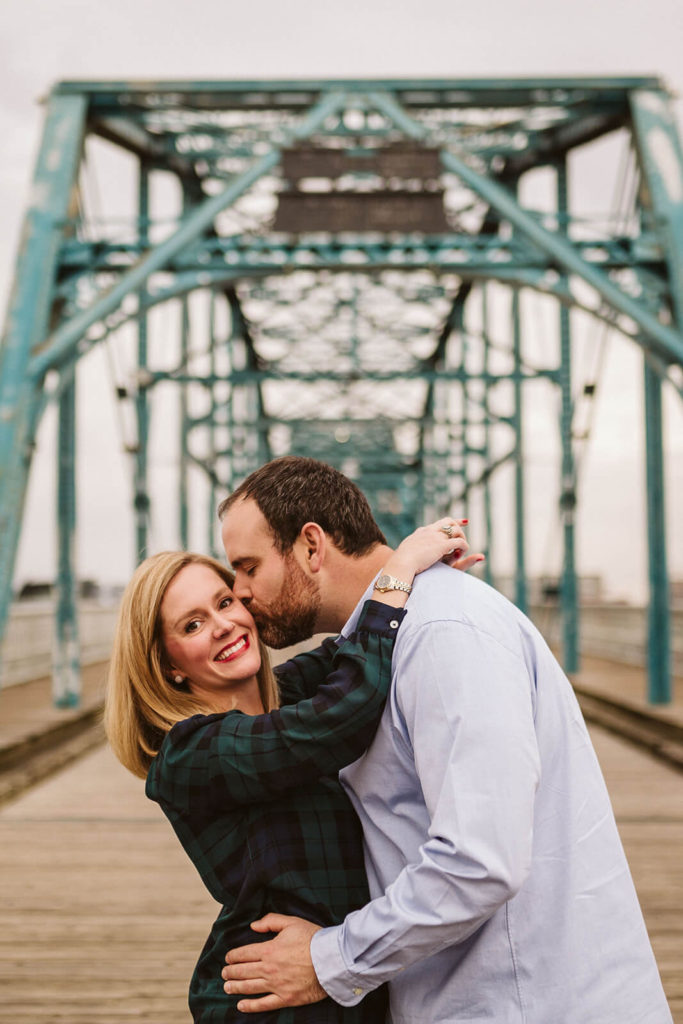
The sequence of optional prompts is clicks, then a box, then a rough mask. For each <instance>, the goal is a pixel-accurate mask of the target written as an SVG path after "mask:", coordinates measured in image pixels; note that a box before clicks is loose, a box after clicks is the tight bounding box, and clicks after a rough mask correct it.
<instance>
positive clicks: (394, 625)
mask: <svg viewBox="0 0 683 1024" xmlns="http://www.w3.org/2000/svg"><path fill="white" fill-rule="evenodd" d="M389 625H390V626H391V628H392V629H398V619H392V620H391V622H390V623H389ZM356 995H358V993H357V992H356Z"/></svg>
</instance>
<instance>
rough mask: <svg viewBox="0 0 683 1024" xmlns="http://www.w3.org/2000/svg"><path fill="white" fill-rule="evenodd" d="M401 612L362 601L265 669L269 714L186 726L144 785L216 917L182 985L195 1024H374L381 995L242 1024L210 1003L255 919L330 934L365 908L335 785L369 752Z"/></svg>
mask: <svg viewBox="0 0 683 1024" xmlns="http://www.w3.org/2000/svg"><path fill="white" fill-rule="evenodd" d="M404 614H405V612H403V611H398V610H397V609H395V608H388V607H387V606H386V605H382V604H377V603H376V602H373V601H369V602H367V603H366V605H365V608H364V611H363V614H362V616H361V618H360V619H359V622H358V627H357V630H356V632H355V633H354V634H353V636H351V637H350V638H349V639H347V640H344V641H343V642H342V643H341V644H339V645H338V644H337V643H335V642H334V641H331V640H327V641H325V642H324V644H323V645H322V647H320V648H318V649H317V650H316V651H312V652H309V653H306V654H301V655H298V656H297V657H296V658H294V659H292V660H291V661H289V662H287V663H286V664H284V665H281V666H279V667H278V669H277V676H278V682H279V684H280V689H281V699H282V702H283V703H282V705H281V707H280V709H279V710H277V711H272V712H270V713H269V714H267V715H257V716H249V715H245V714H243V713H242V712H240V711H229V712H225V713H221V714H213V715H195V716H194V717H192V718H189V719H187V720H185V721H183V722H179V723H178V724H177V725H176V726H174V728H173V729H172V730H171V731H170V732H169V734H168V736H167V737H166V738H165V740H164V742H163V744H162V747H161V750H160V751H159V753H158V755H157V757H156V758H155V759H154V762H153V763H152V766H151V768H150V770H149V774H148V777H147V787H146V792H147V796H148V797H149V798H150V799H151V800H155V801H156V802H157V803H159V804H160V805H161V807H162V809H163V811H164V813H165V814H166V816H167V817H168V819H169V820H170V822H171V824H172V826H173V828H174V830H175V832H176V834H177V835H178V838H179V839H180V842H181V843H182V845H183V847H184V848H185V850H186V851H187V853H188V855H189V857H190V859H191V860H192V862H193V863H194V865H195V866H196V868H197V870H198V871H199V873H200V875H201V877H202V879H203V881H204V883H205V884H206V886H207V888H208V890H209V892H210V893H211V895H212V896H213V897H214V899H216V900H217V901H218V902H219V903H220V904H222V910H221V912H220V914H219V915H218V917H217V919H216V921H215V922H214V925H213V928H212V929H211V933H210V935H209V937H208V939H207V941H206V943H205V945H204V949H203V950H202V953H201V955H200V958H199V961H198V963H197V966H196V968H195V971H194V974H193V977H192V982H191V985H190V1009H191V1011H192V1016H193V1020H194V1021H195V1022H200V1024H226V1022H230V1021H240V1022H241V1024H244V1022H245V1021H247V1020H249V1021H252V1022H254V1024H266V1022H268V1024H381V1021H383V1019H384V1013H385V1003H384V993H383V991H382V990H378V991H377V992H374V993H370V994H369V995H368V996H367V997H366V998H365V999H364V1000H363V1002H362V1003H361V1004H360V1005H358V1006H353V1007H342V1006H340V1005H339V1004H338V1003H335V1002H333V1001H332V1000H331V999H324V1000H322V1001H321V1002H319V1003H314V1004H311V1005H309V1006H301V1007H295V1008H286V1009H283V1010H276V1011H269V1012H266V1013H257V1014H249V1015H245V1014H243V1013H240V1012H239V1011H238V1010H237V1009H236V1003H237V1000H238V997H237V996H228V995H226V994H225V993H224V991H223V981H222V979H221V970H222V968H223V966H224V963H225V954H226V952H227V950H228V949H231V948H234V947H237V946H243V945H248V944H251V943H254V942H258V941H262V940H265V939H267V938H268V936H267V935H266V936H259V935H257V934H256V933H255V932H252V931H251V930H250V928H249V924H250V922H251V921H254V920H256V919H257V918H259V917H262V916H263V915H264V914H266V913H269V912H275V913H280V914H294V915H296V916H299V917H304V918H306V919H308V920H310V921H314V922H315V923H316V924H320V925H323V926H327V925H333V924H338V923H339V922H341V921H342V920H343V919H344V917H345V916H346V915H347V914H348V913H349V912H350V911H352V910H355V909H357V908H358V907H360V906H362V905H363V904H364V903H366V902H367V901H368V899H369V894H368V889H367V882H366V877H365V869H364V865H363V852H362V835H361V829H360V826H359V824H358V820H357V818H356V815H355V813H354V811H353V809H352V807H351V804H350V802H349V800H348V798H347V796H346V794H345V793H344V792H343V790H342V788H341V786H340V784H339V782H338V780H337V772H338V771H339V769H340V768H342V767H343V766H344V765H347V764H350V763H351V762H352V761H354V760H356V758H358V757H359V756H360V755H361V754H362V753H363V751H364V750H365V749H366V747H367V746H368V744H369V743H370V741H371V739H372V737H373V735H374V732H375V728H376V726H377V723H378V722H379V718H380V715H381V713H382V709H383V706H384V701H385V698H386V695H387V692H388V688H389V683H390V680H391V655H392V651H393V646H394V639H395V636H396V632H397V629H398V625H399V623H400V622H401V619H402V618H403V616H404Z"/></svg>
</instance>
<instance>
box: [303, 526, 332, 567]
mask: <svg viewBox="0 0 683 1024" xmlns="http://www.w3.org/2000/svg"><path fill="white" fill-rule="evenodd" d="M299 544H300V549H301V551H302V552H303V555H304V558H305V559H306V562H307V564H308V568H309V569H310V570H311V572H320V570H321V568H322V564H323V561H324V560H325V549H326V547H327V535H326V534H325V531H324V530H323V528H322V526H319V525H318V523H304V525H303V526H302V527H301V532H300V533H299Z"/></svg>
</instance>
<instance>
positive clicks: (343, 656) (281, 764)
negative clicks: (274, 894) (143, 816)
mask: <svg viewBox="0 0 683 1024" xmlns="http://www.w3.org/2000/svg"><path fill="white" fill-rule="evenodd" d="M404 615H405V612H404V611H403V610H398V609H396V608H391V607H388V606H386V605H384V604H379V603H377V602H374V601H369V602H367V603H366V605H365V607H364V609H363V613H362V615H361V618H360V619H359V622H358V627H357V629H356V632H355V633H353V634H352V636H350V637H349V638H348V639H343V640H342V642H341V643H340V644H339V645H338V647H337V650H336V652H335V653H334V655H333V657H332V663H331V666H329V668H330V670H329V672H328V674H327V676H326V678H325V679H324V681H323V682H322V685H320V686H319V687H318V689H317V691H316V693H315V694H314V696H312V697H310V698H308V699H306V700H302V701H299V703H298V704H291V705H288V706H285V707H282V708H280V709H279V710H277V711H271V712H270V713H269V714H263V715H254V716H250V715H245V714H243V713H242V712H241V711H228V712H224V713H221V714H214V715H195V716H194V717H192V718H188V719H186V720H185V721H183V722H179V723H178V724H177V725H176V726H174V727H173V729H172V730H171V731H170V733H169V734H168V736H167V737H166V739H165V740H164V743H163V745H162V747H161V750H160V751H159V754H158V755H157V757H156V758H155V759H154V761H153V763H152V767H151V768H150V772H149V775H148V777H147V788H146V792H147V796H148V797H149V798H150V799H152V800H156V801H157V802H159V803H162V804H169V805H171V806H173V807H175V808H176V809H178V810H181V811H182V810H187V809H188V808H189V807H190V806H191V807H192V809H193V811H195V812H196V811H197V810H200V809H201V807H202V806H203V807H205V808H206V809H207V811H209V810H210V808H211V807H215V806H217V805H218V806H220V807H222V808H223V809H225V808H227V807H230V806H236V805H248V804H250V803H252V802H254V801H262V800H269V799H270V800H273V799H276V798H277V797H278V796H280V795H281V794H282V793H283V792H285V791H287V790H290V789H295V788H297V787H298V786H302V785H306V784H307V783H310V782H311V781H312V780H313V779H316V778H319V777H320V776H323V775H331V774H336V773H337V772H338V771H339V769H340V768H343V767H344V766H345V765H347V764H350V763H351V762H352V761H355V760H356V759H357V758H358V757H359V756H360V755H361V754H362V753H363V751H364V750H365V749H366V748H367V746H368V745H369V743H370V741H371V739H372V737H373V735H374V732H375V729H376V727H377V724H378V722H379V719H380V716H381V714H382V710H383V708H384V701H385V699H386V696H387V693H388V690H389V685H390V683H391V655H392V653H393V648H394V640H395V638H396V634H397V631H398V628H399V625H400V623H401V620H402V619H403V616H404Z"/></svg>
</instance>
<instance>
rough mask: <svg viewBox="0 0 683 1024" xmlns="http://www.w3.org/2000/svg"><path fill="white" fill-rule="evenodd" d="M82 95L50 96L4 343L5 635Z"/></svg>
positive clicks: (1, 497)
mask: <svg viewBox="0 0 683 1024" xmlns="http://www.w3.org/2000/svg"><path fill="white" fill-rule="evenodd" d="M86 105H87V104H86V99H85V97H84V96H51V97H50V99H49V101H48V105H47V115H46V122H45V129H44V132H43V139H42V142H41V146H40V152H39V154H38V159H37V161H36V169H35V173H34V178H33V190H32V193H31V196H32V198H31V205H30V208H29V210H28V213H27V215H26V219H25V221H24V228H23V233H22V239H21V246H20V252H19V258H18V260H17V266H16V272H15V279H14V287H13V290H12V294H11V297H10V301H9V307H8V312H7V320H6V325H5V333H4V336H3V339H2V344H1V345H0V637H1V636H2V634H3V632H4V627H5V623H6V621H7V614H8V611H9V605H10V601H11V597H12V578H13V574H14V560H15V556H16V551H17V547H18V542H19V531H20V528H21V517H22V511H23V505H24V498H25V494H26V483H27V479H28V471H29V467H30V464H31V456H32V446H33V440H34V433H35V429H36V426H37V419H38V413H39V404H40V395H39V384H38V383H34V382H33V381H32V380H31V379H30V378H29V377H28V374H27V367H28V364H29V360H30V357H31V350H32V348H33V346H34V345H35V344H36V343H37V342H39V341H42V340H43V339H44V338H45V336H46V334H47V330H48V324H49V321H50V313H51V309H52V302H53V289H54V284H55V274H56V266H57V255H58V251H59V246H60V243H61V239H62V236H63V233H64V224H65V220H66V218H67V216H68V209H69V201H70V197H71V191H72V188H73V185H74V182H75V180H76V176H77V173H78V161H79V158H80V152H81V145H82V141H83V128H84V124H85V113H86Z"/></svg>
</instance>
